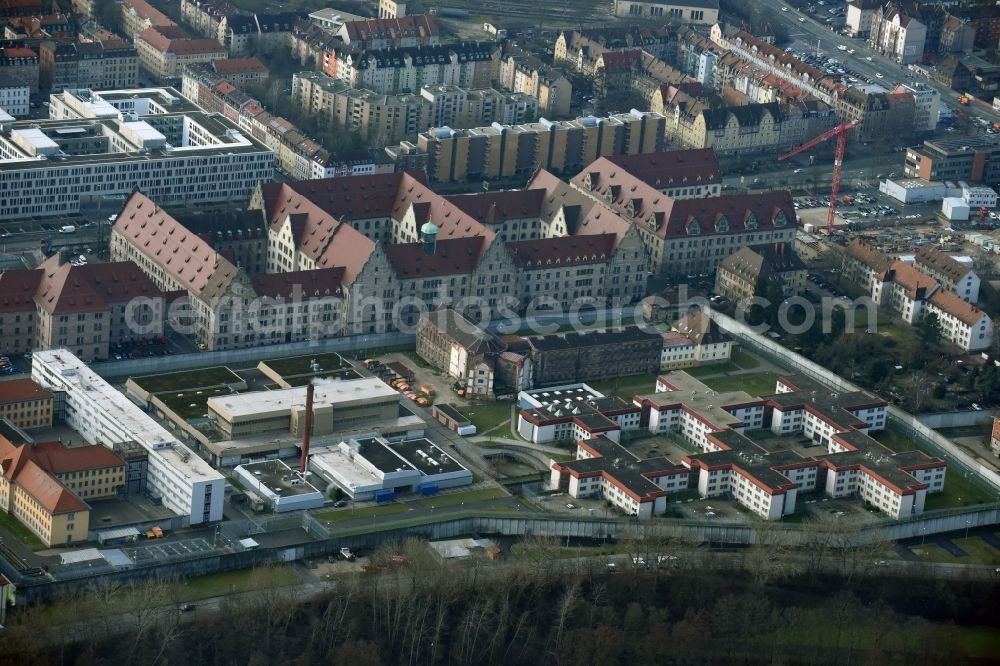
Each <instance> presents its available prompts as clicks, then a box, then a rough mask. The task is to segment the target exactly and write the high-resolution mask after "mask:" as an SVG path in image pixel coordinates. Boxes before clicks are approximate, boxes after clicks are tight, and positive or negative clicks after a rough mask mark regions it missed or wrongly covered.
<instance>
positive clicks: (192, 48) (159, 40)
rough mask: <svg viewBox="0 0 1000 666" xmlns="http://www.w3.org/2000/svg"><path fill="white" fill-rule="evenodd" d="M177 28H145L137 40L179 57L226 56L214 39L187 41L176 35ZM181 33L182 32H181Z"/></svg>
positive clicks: (187, 39) (224, 50) (223, 49)
mask: <svg viewBox="0 0 1000 666" xmlns="http://www.w3.org/2000/svg"><path fill="white" fill-rule="evenodd" d="M178 30H179V29H177V28H167V27H159V28H146V29H145V30H143V31H142V32H141V33H139V39H140V40H142V41H144V42H146V43H147V44H149V45H150V46H151V47H153V48H154V49H155V50H157V51H160V52H161V53H175V54H179V55H195V54H206V55H207V54H214V53H218V54H219V55H220V56H225V55H226V49H225V48H224V47H223V46H222V45H221V44H219V42H217V41H216V40H214V39H189V38H186V37H187V35H186V33H184V34H183V35H182V34H180V33H178ZM181 32H183V31H181Z"/></svg>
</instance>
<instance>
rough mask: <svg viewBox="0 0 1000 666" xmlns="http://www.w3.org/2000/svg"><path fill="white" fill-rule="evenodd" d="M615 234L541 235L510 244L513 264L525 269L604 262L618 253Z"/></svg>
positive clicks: (508, 246)
mask: <svg viewBox="0 0 1000 666" xmlns="http://www.w3.org/2000/svg"><path fill="white" fill-rule="evenodd" d="M616 245H617V238H616V236H615V234H593V235H586V236H562V237H558V238H538V239H533V240H522V241H513V242H511V243H507V250H508V251H509V252H510V254H511V258H512V259H513V260H514V263H515V264H517V265H518V266H520V267H521V268H524V269H528V270H531V269H539V268H555V267H557V266H581V265H584V264H594V263H596V264H605V263H607V262H608V260H609V259H610V258H611V256H612V255H613V254H614V252H615V246H616Z"/></svg>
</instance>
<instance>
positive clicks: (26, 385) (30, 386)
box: [0, 378, 52, 405]
mask: <svg viewBox="0 0 1000 666" xmlns="http://www.w3.org/2000/svg"><path fill="white" fill-rule="evenodd" d="M51 397H52V394H51V393H49V392H48V391H47V390H46V389H45V388H43V387H42V386H40V385H38V384H36V383H35V382H34V381H33V380H31V379H27V378H25V379H12V380H10V381H8V382H0V405H6V404H8V403H12V402H25V401H28V400H44V399H45V398H51Z"/></svg>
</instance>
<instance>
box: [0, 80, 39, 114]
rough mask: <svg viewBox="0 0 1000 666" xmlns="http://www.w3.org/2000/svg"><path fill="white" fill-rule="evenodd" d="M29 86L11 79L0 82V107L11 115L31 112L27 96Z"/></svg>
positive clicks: (29, 91)
mask: <svg viewBox="0 0 1000 666" xmlns="http://www.w3.org/2000/svg"><path fill="white" fill-rule="evenodd" d="M30 94H31V86H29V85H27V84H21V83H18V82H16V81H13V80H9V81H4V82H2V83H0V109H3V110H4V111H6V112H7V113H9V114H10V115H12V116H15V117H17V116H26V115H28V114H29V113H30V112H31V108H30V106H29V101H30V100H29V99H28V96H29V95H30Z"/></svg>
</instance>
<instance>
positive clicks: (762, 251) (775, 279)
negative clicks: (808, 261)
mask: <svg viewBox="0 0 1000 666" xmlns="http://www.w3.org/2000/svg"><path fill="white" fill-rule="evenodd" d="M808 272H809V271H808V270H807V269H806V265H805V264H804V263H802V260H801V259H799V256H798V255H797V254H796V253H795V249H794V247H793V245H792V244H791V243H789V244H778V245H774V246H771V245H755V246H748V247H743V248H740V249H739V250H737V251H736V252H734V253H733V254H731V255H729V256H728V257H726V258H725V259H723V260H722V263H720V264H719V268H718V271H716V274H715V291H716V293H718V294H720V295H721V296H725V297H726V298H728V299H730V300H732V301H733V302H734V303H740V302H742V301H744V300H748V299H751V298H753V297H754V296H765V295H766V293H767V289H768V286H770V285H771V284H777V285H779V286H780V287H781V290H782V293H783V294H784V295H785V296H792V295H794V294H798V293H801V292H802V291H804V290H805V286H806V275H808Z"/></svg>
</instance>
